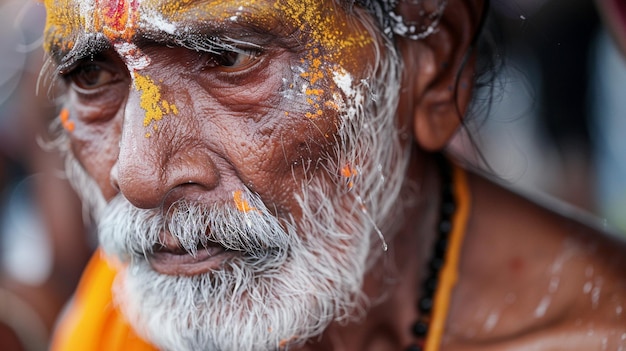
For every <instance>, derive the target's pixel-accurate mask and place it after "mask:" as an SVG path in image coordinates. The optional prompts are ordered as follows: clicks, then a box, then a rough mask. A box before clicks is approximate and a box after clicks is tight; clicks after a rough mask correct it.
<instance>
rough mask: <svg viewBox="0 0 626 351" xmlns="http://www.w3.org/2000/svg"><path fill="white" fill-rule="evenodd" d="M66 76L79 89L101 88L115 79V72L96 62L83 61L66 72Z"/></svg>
mask: <svg viewBox="0 0 626 351" xmlns="http://www.w3.org/2000/svg"><path fill="white" fill-rule="evenodd" d="M68 78H69V79H70V80H71V82H72V83H74V85H76V87H78V88H79V89H81V90H85V91H90V90H96V89H98V88H101V87H103V86H105V85H107V84H109V83H111V82H113V81H114V80H115V74H114V73H113V72H111V71H109V70H108V69H106V68H104V67H102V66H101V65H99V64H97V63H85V64H82V65H80V66H78V67H77V68H76V69H74V70H73V71H72V72H70V73H69V74H68Z"/></svg>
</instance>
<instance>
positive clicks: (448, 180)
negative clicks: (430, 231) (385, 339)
mask: <svg viewBox="0 0 626 351" xmlns="http://www.w3.org/2000/svg"><path fill="white" fill-rule="evenodd" d="M435 158H436V160H437V164H438V167H439V170H440V176H441V184H442V185H441V207H440V210H439V223H438V225H437V237H436V238H435V244H434V247H433V256H432V257H431V259H430V261H429V262H428V276H427V277H426V279H425V280H424V282H423V284H422V294H421V297H420V298H419V300H418V301H417V309H418V311H419V317H418V319H417V321H416V322H415V323H414V324H413V325H412V326H411V333H412V334H413V336H414V337H415V341H414V343H412V344H411V345H409V346H408V347H407V348H406V351H422V350H423V349H424V344H425V342H426V337H427V336H428V327H429V325H430V321H431V312H432V308H433V303H434V298H435V293H436V292H437V287H438V282H439V272H440V270H441V268H442V267H443V265H444V263H445V261H446V253H447V249H448V241H449V236H450V233H451V232H452V217H453V216H454V213H455V210H456V205H457V204H456V198H455V195H454V183H453V179H452V166H451V165H450V162H449V161H448V160H447V159H446V158H445V157H444V156H443V155H441V154H437V155H436V157H435Z"/></svg>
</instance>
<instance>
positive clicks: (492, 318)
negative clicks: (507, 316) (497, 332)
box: [483, 312, 500, 332]
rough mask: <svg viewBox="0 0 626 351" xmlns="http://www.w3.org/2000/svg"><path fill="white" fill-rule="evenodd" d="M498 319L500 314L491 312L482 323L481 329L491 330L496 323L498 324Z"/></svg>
mask: <svg viewBox="0 0 626 351" xmlns="http://www.w3.org/2000/svg"><path fill="white" fill-rule="evenodd" d="M499 319H500V315H499V314H498V313H497V312H491V313H490V314H489V316H487V319H486V320H485V323H484V324H483V330H484V331H486V332H490V331H492V330H493V328H495V326H496V324H498V320H499Z"/></svg>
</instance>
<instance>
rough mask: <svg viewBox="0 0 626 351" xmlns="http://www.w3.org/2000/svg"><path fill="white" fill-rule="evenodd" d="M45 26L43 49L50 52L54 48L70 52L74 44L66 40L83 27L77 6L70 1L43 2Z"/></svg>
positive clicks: (47, 0) (48, 0)
mask: <svg viewBox="0 0 626 351" xmlns="http://www.w3.org/2000/svg"><path fill="white" fill-rule="evenodd" d="M44 4H45V6H46V26H45V28H44V34H45V41H44V43H43V48H44V50H46V51H48V52H49V51H50V50H51V49H52V48H54V47H59V48H60V49H62V50H70V49H71V48H72V47H73V45H74V42H73V41H72V40H68V39H69V38H71V35H72V33H74V32H75V31H76V30H78V29H79V28H81V27H84V26H85V19H84V18H83V17H82V16H81V15H80V13H79V9H78V6H76V4H75V3H74V1H72V0H45V1H44Z"/></svg>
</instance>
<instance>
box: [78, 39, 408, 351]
mask: <svg viewBox="0 0 626 351" xmlns="http://www.w3.org/2000/svg"><path fill="white" fill-rule="evenodd" d="M388 49H389V48H388ZM388 55H390V57H386V58H384V59H380V60H378V63H379V64H380V65H381V67H375V68H373V71H376V72H382V74H381V75H380V76H378V77H377V78H378V79H377V80H374V79H372V80H370V81H368V83H367V84H365V83H363V82H361V83H360V84H356V83H353V84H352V85H353V88H354V90H351V91H350V92H349V93H348V92H347V91H345V90H344V93H345V95H346V96H345V98H344V100H345V102H344V107H345V110H346V111H350V112H349V113H348V112H346V115H345V116H343V123H344V124H343V125H342V126H341V129H340V133H341V135H340V136H341V139H340V140H342V142H341V143H340V145H338V146H337V150H336V154H337V155H339V156H338V159H337V156H335V158H336V160H335V162H337V164H336V165H337V169H331V170H330V171H328V174H331V175H332V174H333V172H335V174H339V173H340V169H341V167H342V166H343V165H345V164H346V163H348V162H352V163H353V162H354V160H359V162H362V163H361V164H359V165H358V166H359V174H358V175H355V176H354V177H353V178H352V179H351V181H352V182H353V183H354V185H353V186H352V187H350V189H348V188H347V187H346V180H345V179H343V178H341V177H337V179H335V180H336V182H335V184H328V183H322V182H321V180H320V179H321V177H317V178H315V179H313V180H312V181H311V182H310V183H308V184H307V185H306V186H305V187H303V189H302V193H301V195H300V196H298V197H297V201H298V203H299V205H300V206H301V208H302V213H303V215H302V218H299V219H298V221H297V223H296V222H295V221H293V220H291V219H282V220H280V221H279V220H278V219H277V218H276V217H275V216H273V215H272V214H271V213H270V211H268V209H267V207H266V206H265V204H264V203H263V202H262V200H261V199H260V198H259V197H258V196H256V195H255V194H252V193H249V192H248V193H246V194H245V195H244V196H245V198H246V200H248V202H249V203H250V205H251V206H252V207H254V208H256V209H257V210H258V211H249V212H246V213H242V212H240V211H237V210H236V209H234V208H229V207H228V206H227V205H222V206H219V207H215V208H203V207H201V206H200V205H198V204H191V203H187V202H178V203H176V204H174V206H173V207H172V208H171V209H169V210H168V209H165V210H167V213H166V214H163V210H162V209H156V210H142V209H138V208H135V207H134V206H132V205H131V204H130V203H129V202H128V201H127V200H126V199H125V198H123V196H122V195H118V196H117V197H116V198H114V199H113V200H112V201H111V202H110V203H109V204H107V205H106V206H102V203H103V201H102V199H101V195H99V196H96V198H97V199H96V200H95V201H94V200H93V199H92V200H90V201H89V200H88V202H90V203H91V204H92V207H93V208H92V210H94V211H95V212H96V215H97V217H98V224H99V235H100V241H101V245H102V247H103V248H104V249H105V251H106V252H107V254H108V255H110V256H112V257H117V258H118V259H120V260H122V261H123V262H126V263H128V268H127V269H126V270H124V271H123V272H121V273H120V274H119V275H118V279H117V280H116V284H115V294H114V296H115V298H116V301H117V302H118V303H119V304H120V306H121V308H122V311H123V312H124V314H125V315H126V316H127V318H128V319H129V321H130V322H131V324H132V325H133V326H134V328H135V329H136V330H137V332H138V333H139V334H140V335H142V336H143V337H145V338H146V339H147V340H149V341H151V342H152V343H154V344H155V345H157V346H158V347H160V348H162V349H164V350H176V351H186V350H189V351H192V350H193V351H198V350H223V351H230V350H232V351H241V350H273V349H278V348H279V347H285V346H288V347H291V346H295V345H300V344H302V343H303V342H305V341H306V340H308V339H311V338H313V337H315V336H318V335H320V334H321V333H322V332H323V331H324V329H325V328H327V327H328V325H329V324H330V323H331V322H333V321H339V322H342V321H347V320H350V319H352V318H359V317H362V316H363V315H364V313H365V310H366V307H367V305H368V299H367V298H366V296H365V294H364V293H363V291H362V285H363V279H364V276H365V273H366V271H367V270H368V269H369V267H371V266H372V265H373V263H374V262H375V261H376V259H377V258H378V257H379V256H380V253H381V250H380V246H379V245H377V243H378V237H377V234H380V231H379V227H381V226H385V225H386V223H384V221H383V220H384V219H385V218H389V217H390V213H391V212H392V209H393V207H394V206H395V207H399V206H400V205H398V203H397V200H398V193H399V190H400V186H401V184H402V182H403V179H404V178H403V174H404V172H405V169H406V164H407V160H408V151H406V150H405V149H403V148H402V147H401V146H400V142H399V132H398V130H397V128H396V127H395V125H394V123H395V122H394V121H395V119H394V117H395V111H396V106H397V101H398V96H397V91H398V90H394V87H398V86H399V83H398V79H399V78H398V72H399V63H398V62H397V59H396V58H395V56H393V53H388ZM365 96H368V97H370V98H368V99H365V98H364V97H365ZM355 145H356V147H355ZM68 156H69V157H68V160H69V162H68V163H69V165H70V166H71V169H73V172H72V175H73V177H72V178H73V179H74V183H75V184H77V188H78V190H79V192H81V193H82V194H84V195H85V194H90V193H92V194H93V193H98V194H100V193H99V191H98V190H97V187H95V184H93V181H91V180H90V178H89V177H88V176H87V175H86V174H84V173H85V172H84V170H82V168H81V167H80V166H79V165H78V164H77V162H76V161H74V160H73V158H72V156H71V154H70V155H68ZM244 190H245V189H244ZM346 203H350V204H351V207H349V206H346ZM207 228H209V230H208V231H207ZM164 229H166V230H167V231H169V233H171V235H173V236H174V237H175V238H177V239H178V241H179V242H180V243H181V246H182V247H183V248H185V249H186V250H187V251H188V252H189V253H190V254H192V255H193V254H195V252H196V250H202V244H203V243H206V242H207V240H210V241H214V242H217V243H219V244H221V245H222V246H224V247H227V248H230V249H232V250H238V251H242V252H243V254H242V255H240V256H237V257H234V258H232V259H229V260H228V261H227V263H226V264H225V266H224V267H223V269H220V270H216V271H212V272H208V273H204V274H200V275H195V276H168V275H162V274H159V273H157V272H155V271H154V270H153V269H152V268H151V266H150V264H149V262H148V261H147V259H146V256H147V255H149V254H150V253H151V252H152V250H153V249H154V247H155V245H158V244H159V234H160V233H161V232H162V231H163V230H164ZM207 232H209V233H210V236H211V237H210V238H207V237H206V233H207Z"/></svg>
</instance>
